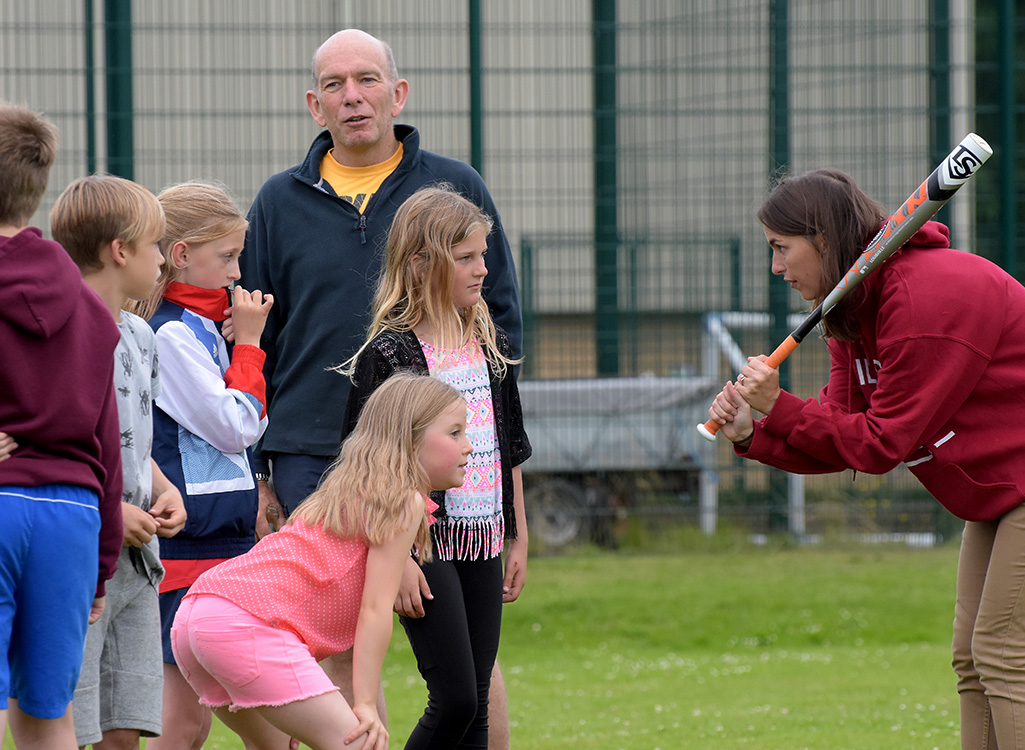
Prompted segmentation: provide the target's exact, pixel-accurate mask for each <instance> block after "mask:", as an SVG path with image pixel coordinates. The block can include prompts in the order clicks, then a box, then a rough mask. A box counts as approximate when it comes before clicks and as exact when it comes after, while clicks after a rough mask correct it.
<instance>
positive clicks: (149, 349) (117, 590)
mask: <svg viewBox="0 0 1025 750" xmlns="http://www.w3.org/2000/svg"><path fill="white" fill-rule="evenodd" d="M50 225H51V229H52V231H53V236H54V239H56V240H57V241H58V242H60V243H61V244H62V245H63V246H64V249H65V250H67V252H68V254H69V255H70V256H71V258H72V259H73V260H74V261H75V263H76V264H78V267H79V269H80V270H81V272H82V277H83V279H84V280H85V282H86V284H88V285H89V287H91V288H92V289H93V291H95V292H96V293H97V294H98V295H99V296H100V298H101V299H102V300H103V301H104V302H105V303H106V305H107V308H108V309H109V311H110V314H111V315H112V316H113V319H114V321H115V322H116V323H117V326H118V328H119V329H120V331H121V340H120V342H119V343H118V345H117V350H116V353H115V366H114V385H115V390H116V392H117V405H118V415H119V421H120V428H121V462H122V465H123V467H124V493H123V496H122V506H121V512H122V516H123V518H124V524H123V540H124V546H123V547H122V549H121V554H120V555H119V557H118V569H117V572H116V573H115V574H114V577H113V578H112V579H111V580H110V582H109V583H108V584H107V607H106V610H105V611H104V613H103V616H102V617H100V619H99V620H97V621H96V622H95V623H93V624H92V625H90V626H89V631H88V633H87V635H86V641H85V657H84V659H83V662H82V673H81V676H80V678H79V682H78V687H77V688H76V689H75V698H74V718H75V735H76V741H77V743H78V745H79V747H85V746H86V745H90V744H91V745H94V746H95V747H100V748H138V747H139V740H140V738H141V737H142V736H146V737H155V736H157V735H159V734H160V731H161V722H160V712H161V705H162V691H163V675H162V672H163V666H162V662H161V647H160V610H159V605H158V601H157V587H158V586H159V584H160V580H161V578H163V575H164V569H163V567H162V565H161V564H160V555H159V548H158V546H157V538H158V537H170V536H173V535H174V534H176V533H178V531H179V530H180V529H181V528H182V526H183V525H184V524H185V507H184V504H183V502H182V498H181V494H180V493H179V492H178V490H177V488H176V487H175V486H174V485H173V484H172V483H171V482H170V481H169V480H168V479H167V478H166V477H165V476H164V475H163V473H162V472H161V471H160V469H159V468H158V467H157V465H156V463H155V462H154V461H153V457H152V452H153V416H152V406H153V400H154V399H155V398H156V397H157V395H158V393H159V389H160V381H159V377H158V366H157V356H156V344H155V341H154V336H153V331H152V329H151V328H150V327H149V324H147V323H146V321H145V320H143V319H142V318H140V317H139V316H137V315H133V314H132V313H130V312H127V311H125V310H123V309H122V308H123V307H124V305H125V304H126V303H128V302H129V300H141V299H145V298H146V297H148V296H149V294H150V293H151V292H152V291H153V289H154V287H155V286H156V283H157V279H158V277H159V275H160V267H161V265H163V262H164V258H163V255H162V254H161V252H160V248H159V246H158V244H157V243H158V241H159V240H160V238H161V236H162V235H163V233H164V214H163V209H162V208H161V207H160V203H159V202H158V201H157V199H156V197H155V196H154V195H153V194H152V193H150V192H149V191H148V190H147V189H146V188H144V187H142V186H141V185H138V184H136V183H134V182H131V181H130V180H125V179H122V178H120V177H114V176H109V175H95V176H90V177H82V178H80V179H77V180H75V181H74V182H72V183H71V184H70V185H68V187H67V188H66V189H65V190H64V192H63V193H61V196H60V197H59V198H58V199H57V203H56V204H54V207H53V210H52V212H51V213H50Z"/></svg>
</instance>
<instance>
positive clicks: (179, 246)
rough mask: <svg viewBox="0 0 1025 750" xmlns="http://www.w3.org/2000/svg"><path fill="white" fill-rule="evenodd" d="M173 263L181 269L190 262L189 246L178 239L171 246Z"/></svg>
mask: <svg viewBox="0 0 1025 750" xmlns="http://www.w3.org/2000/svg"><path fill="white" fill-rule="evenodd" d="M170 256H171V264H172V265H173V266H174V267H175V268H177V269H179V270H181V269H182V268H185V266H187V265H188V264H189V246H188V244H187V243H185V242H183V241H181V240H178V241H177V242H175V243H174V245H172V246H171V252H170Z"/></svg>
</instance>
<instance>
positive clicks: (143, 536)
mask: <svg viewBox="0 0 1025 750" xmlns="http://www.w3.org/2000/svg"><path fill="white" fill-rule="evenodd" d="M121 520H122V525H123V526H124V533H125V541H124V546H125V547H141V546H143V545H144V544H149V540H150V539H152V538H153V535H154V534H156V533H157V522H156V521H155V520H153V518H151V517H150V514H149V513H147V512H146V511H144V510H143V509H142V508H139V507H137V506H135V505H132V504H131V503H125V502H122V503H121Z"/></svg>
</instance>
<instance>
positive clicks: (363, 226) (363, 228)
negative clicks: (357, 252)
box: [359, 214, 367, 245]
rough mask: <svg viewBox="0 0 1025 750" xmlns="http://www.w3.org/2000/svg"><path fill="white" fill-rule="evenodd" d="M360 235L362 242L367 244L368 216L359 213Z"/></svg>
mask: <svg viewBox="0 0 1025 750" xmlns="http://www.w3.org/2000/svg"><path fill="white" fill-rule="evenodd" d="M359 237H360V244H362V245H365V244H367V217H366V216H364V215H363V214H360V215H359Z"/></svg>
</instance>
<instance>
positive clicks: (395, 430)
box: [289, 372, 465, 562]
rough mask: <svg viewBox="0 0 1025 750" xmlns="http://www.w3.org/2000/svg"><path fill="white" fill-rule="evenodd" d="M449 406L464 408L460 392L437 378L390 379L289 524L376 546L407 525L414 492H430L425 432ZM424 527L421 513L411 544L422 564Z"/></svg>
mask: <svg viewBox="0 0 1025 750" xmlns="http://www.w3.org/2000/svg"><path fill="white" fill-rule="evenodd" d="M456 402H458V403H460V404H462V403H465V402H464V401H463V397H462V395H461V394H460V393H459V391H457V390H456V389H455V388H453V387H452V386H450V385H448V384H446V383H443V382H441V381H440V380H437V379H436V378H432V377H430V376H428V375H413V374H410V373H405V372H399V373H396V374H394V375H392V376H391V377H390V378H388V379H387V380H386V381H384V383H382V384H381V386H380V387H379V388H378V389H377V390H376V391H374V393H373V394H372V395H371V396H370V398H369V399H368V400H367V403H366V405H365V406H364V407H363V411H362V412H361V413H360V417H359V421H358V422H357V424H356V428H355V429H354V430H353V431H352V432H351V433H350V434H349V436H348V437H347V438H346V439H345V441H344V442H343V443H342V449H341V453H340V455H339V456H338V459H337V460H336V461H335V462H334V464H332V466H331V468H330V470H329V471H328V472H327V474H326V475H325V476H324V479H323V480H322V481H321V483H320V486H319V487H318V488H317V489H316V490H315V491H314V493H313V494H312V495H310V496H309V497H308V498H307V499H306V500H304V501H303V502H302V504H301V505H300V506H299V507H298V508H297V509H296V510H295V512H293V513H292V515H291V516H290V517H289V522H292V521H294V520H295V519H297V518H301V519H303V521H305V522H306V523H307V524H308V525H310V526H314V525H321V526H323V528H324V529H326V530H327V531H329V532H331V533H333V534H336V535H338V536H341V537H357V538H359V539H362V540H363V541H365V542H366V543H367V544H380V543H381V542H383V541H384V540H385V539H387V538H388V537H389V536H391V535H392V534H394V533H395V532H396V530H397V529H399V528H401V527H402V526H404V525H405V524H406V523H407V522H408V520H409V516H408V514H409V513H410V507H411V504H410V498H411V497H412V495H413V493H414V492H418V493H421V494H427V493H428V492H429V491H430V490H431V489H433V488H432V487H430V486H429V483H428V479H427V475H426V473H425V472H424V469H423V467H422V466H421V464H420V455H419V454H420V449H421V446H422V444H423V436H424V432H425V431H426V429H427V428H428V427H429V426H430V424H431V423H432V422H433V421H434V420H436V419H437V418H438V416H439V415H441V413H442V412H444V411H445V409H447V408H449V407H450V406H451V405H452V404H453V403H456ZM427 529H428V521H427V514H426V512H425V513H423V517H422V518H421V520H420V527H419V529H418V531H417V534H416V541H415V543H414V547H415V550H416V551H417V554H418V556H419V558H420V560H421V561H422V562H426V561H428V560H430V559H431V539H430V534H429V533H428V530H427Z"/></svg>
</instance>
